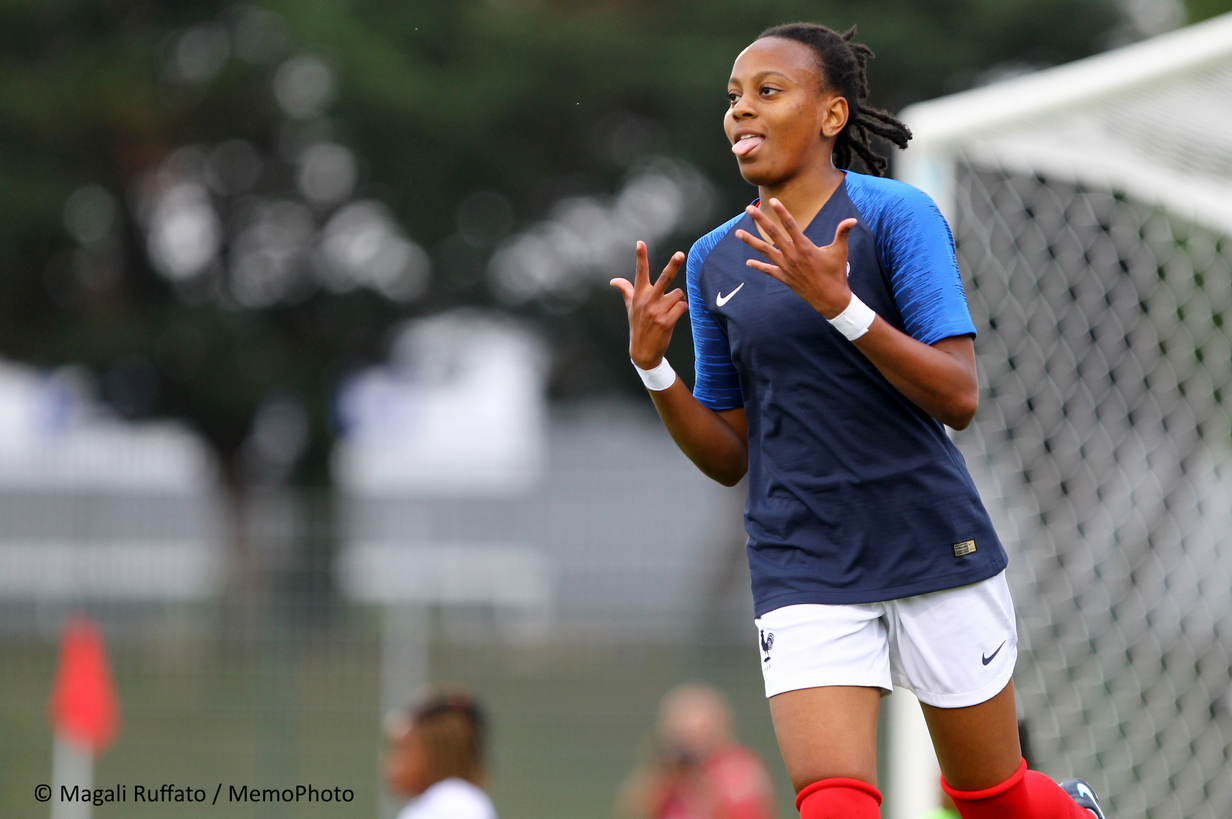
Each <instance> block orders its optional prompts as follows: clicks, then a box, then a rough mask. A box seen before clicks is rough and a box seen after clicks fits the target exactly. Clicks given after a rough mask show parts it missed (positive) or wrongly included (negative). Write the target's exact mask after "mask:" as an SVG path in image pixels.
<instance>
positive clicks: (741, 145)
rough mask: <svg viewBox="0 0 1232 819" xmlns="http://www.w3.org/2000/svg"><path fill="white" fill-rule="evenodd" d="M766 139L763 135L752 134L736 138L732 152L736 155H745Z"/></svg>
mask: <svg viewBox="0 0 1232 819" xmlns="http://www.w3.org/2000/svg"><path fill="white" fill-rule="evenodd" d="M765 141H766V138H765V137H762V136H752V137H746V138H745V139H739V140H736V144H735V145H733V146H732V153H733V154H735V155H736V156H744V155H745V154H747V153H749V152H750V151H752V150H753V149H754V148H756V147H757V146H758V145H760V144H762V143H763V142H765Z"/></svg>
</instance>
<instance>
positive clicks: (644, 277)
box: [611, 242, 689, 370]
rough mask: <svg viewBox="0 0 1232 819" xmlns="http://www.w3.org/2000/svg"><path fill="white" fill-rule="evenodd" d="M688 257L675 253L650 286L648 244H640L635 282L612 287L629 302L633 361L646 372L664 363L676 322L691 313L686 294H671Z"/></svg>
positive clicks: (620, 281)
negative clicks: (677, 275) (674, 281)
mask: <svg viewBox="0 0 1232 819" xmlns="http://www.w3.org/2000/svg"><path fill="white" fill-rule="evenodd" d="M684 258H685V257H684V254H683V253H680V252H677V253H675V254H674V255H673V256H672V258H671V261H669V262H668V263H667V267H665V268H663V272H662V273H660V274H659V278H658V279H657V280H656V281H655V283H654V284H651V283H650V262H649V260H648V258H647V255H646V243H645V242H638V243H637V269H636V271H635V272H634V275H633V281H632V282H630V281H629V280H628V279H620V278H616V279H612V281H611V285H612V287H615V288H616V289H617V290H619V291H620V294H621V295H622V296H624V298H625V309H627V310H628V311H629V357H630V358H631V359H633V363H634V364H636V365H637V366H639V367H641V368H642V369H643V370H651V369H654V368H655V367H657V366H658V365H659V362H660V361H662V360H663V354H664V353H666V352H667V345H668V344H669V343H670V342H671V340H672V330H674V329H675V327H676V322H677V321H679V320H680V317H681V316H683V315H684V314H685V313H686V312H688V310H689V301H688V298H687V297H686V296H685V293H684V291H683V290H673V291H671V292H670V293H669V292H667V288H668V285H670V284H671V283H672V280H673V279H675V278H676V273H677V272H678V271H679V270H680V266H681V265H682V264H684Z"/></svg>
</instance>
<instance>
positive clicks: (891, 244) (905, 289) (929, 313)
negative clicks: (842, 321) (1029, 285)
mask: <svg viewBox="0 0 1232 819" xmlns="http://www.w3.org/2000/svg"><path fill="white" fill-rule="evenodd" d="M847 196H848V198H849V199H851V203H852V204H853V205H855V206H856V210H858V211H859V212H860V216H861V217H863V219H864V222H865V223H866V224H867V225H868V227H869V229H870V230H871V231H872V232H873V236H874V237H875V238H876V241H877V257H878V258H879V259H880V260H881V266H882V269H884V270H885V271H886V273H887V274H888V275H889V277H890V287H891V290H892V292H893V295H894V303H895V304H896V305H897V306H898V311H899V313H901V314H902V317H903V324H904V326H905V328H906V330H907V334H908V335H910V336H911V337H912V338H914V339H916V340H917V341H920V342H923V343H924V344H932V343H934V342H936V341H940V340H941V339H943V338H949V337H950V336H963V335H972V336H973V335H975V324H973V323H972V321H971V313H970V312H969V311H968V309H967V295H966V293H964V292H963V284H962V275H961V274H960V273H959V271H958V261H957V260H956V259H955V258H954V237H953V235H952V234H951V233H950V226H949V224H947V223H946V221H945V217H944V216H942V215H941V211H940V210H938V209H937V205H936V204H935V203H934V202H933V200H932V199H931V198H930V197H929V196H928V194H926V193H924V191H922V190H920V189H919V188H914V187H912V186H911V185H908V184H906V183H905V182H899V181H897V180H894V179H883V178H880V177H876V176H868V175H865V174H859V173H854V172H851V171H848V172H847Z"/></svg>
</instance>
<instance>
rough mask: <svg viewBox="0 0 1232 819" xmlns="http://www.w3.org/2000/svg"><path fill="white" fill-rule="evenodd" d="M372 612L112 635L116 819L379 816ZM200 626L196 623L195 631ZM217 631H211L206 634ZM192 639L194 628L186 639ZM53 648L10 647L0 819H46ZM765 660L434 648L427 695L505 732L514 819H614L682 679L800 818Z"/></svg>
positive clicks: (497, 734)
mask: <svg viewBox="0 0 1232 819" xmlns="http://www.w3.org/2000/svg"><path fill="white" fill-rule="evenodd" d="M371 614H372V613H371V612H364V611H353V612H350V615H351V616H349V617H346V618H342V619H343V620H344V621H345V622H342V623H338V624H335V625H334V626H333V627H332V628H329V629H326V630H322V631H320V632H318V633H316V634H314V635H312V636H309V637H302V636H301V637H298V638H293V639H292V638H287V639H279V640H273V639H270V640H264V641H256V642H250V641H234V640H227V639H223V638H221V637H218V636H216V634H215V630H214V629H212V628H210V627H208V622H209V617H210V615H208V614H204V613H202V614H199V615H194V616H197V617H199V619H200V620H201V622H200V623H197V624H196V626H192V623H191V622H190V623H189V625H190V627H181V628H178V629H171V628H168V629H161V630H158V631H157V632H151V633H149V634H146V635H145V636H141V637H133V636H130V637H112V638H111V639H110V641H109V649H110V653H111V661H112V667H113V671H114V675H115V678H116V686H117V689H118V691H119V695H120V699H121V707H122V710H123V726H122V730H121V733H120V736H119V738H118V740H117V741H116V743H115V744H114V745H113V746H112V748H111V749H110V750H108V751H107V752H106V753H104V754H103V755H102V756H101V757H100V758H99V760H98V762H97V765H96V768H95V785H96V787H108V786H110V785H113V784H115V783H124V784H127V785H128V786H129V794H130V801H129V802H128V803H126V804H113V805H102V806H100V807H98V808H96V809H95V811H94V816H95V817H96V819H107V817H116V818H117V819H118V818H119V817H125V819H127V818H128V817H131V818H132V819H142V818H143V817H168V816H176V817H178V816H198V815H199V816H211V817H237V818H238V817H288V819H290V818H291V817H341V816H345V817H360V818H361V819H368V817H376V816H377V812H378V801H379V791H378V787H379V784H378V779H377V772H378V759H379V753H380V726H379V716H380V715H379V713H378V710H379V709H378V704H377V703H378V680H379V666H378V664H379V657H378V646H379V642H378V630H377V626H376V619H375V617H373V616H371ZM190 621H191V618H190ZM202 623H206V626H207V627H202V625H201V624H202ZM181 626H183V623H181ZM56 652H57V646H56V645H55V642H54V640H52V639H46V640H39V639H33V638H25V639H14V638H6V639H5V640H4V641H3V642H0V817H3V818H4V819H18V818H19V817H20V818H23V819H24V817H46V816H47V815H48V806H47V805H45V804H40V803H38V802H36V801H35V799H34V788H35V786H36V785H37V784H39V783H43V782H49V781H50V767H51V736H50V731H49V728H48V723H47V699H48V695H49V692H50V687H51V682H52V678H53V675H54V669H55V662H56ZM756 656H757V655H756V653H755V652H754V651H752V649H751V648H750V649H747V650H741V649H736V648H732V647H722V646H715V647H691V648H687V649H686V648H681V647H679V646H651V647H636V648H634V647H628V646H602V647H594V646H589V647H586V646H579V645H549V646H540V647H517V646H509V645H502V644H500V643H491V644H473V645H468V646H458V645H450V644H445V643H442V642H437V643H435V644H434V645H433V648H432V666H433V667H432V679H433V680H434V681H437V682H453V683H461V684H465V685H467V686H469V687H471V688H472V689H474V690H475V691H476V692H478V694H479V696H480V697H481V699H482V700H483V701H484V703H485V704H486V705H487V706H488V709H489V711H490V713H491V717H492V743H491V750H492V763H491V778H492V783H491V791H492V795H493V798H494V799H495V801H496V804H497V807H498V810H499V812H500V815H501V817H502V819H590V817H595V818H596V819H598V818H599V817H602V818H603V819H608V818H609V817H611V816H612V815H613V808H612V802H613V797H614V795H615V793H616V790H617V788H618V787H619V784H620V782H621V780H622V778H623V777H624V776H625V774H626V773H627V772H628V771H629V769H630V768H631V767H632V766H633V764H634V762H635V760H636V758H637V755H638V752H639V747H640V745H641V743H643V741H644V740H645V738H646V736H647V734H648V732H649V730H650V728H651V725H652V723H653V720H654V713H655V708H656V705H657V703H658V700H659V697H660V696H661V695H662V694H663V692H664V691H665V690H667V689H668V688H669V687H671V686H672V685H674V684H676V683H679V682H682V681H685V680H695V679H700V680H705V681H708V682H711V683H714V684H716V685H717V686H719V687H720V688H721V689H722V690H724V691H725V692H727V694H728V695H729V696H730V697H731V699H732V702H733V705H734V708H735V712H736V721H737V729H738V732H739V735H740V738H741V739H742V740H743V741H744V742H745V743H747V744H749V745H750V746H752V747H753V748H755V749H756V750H757V751H759V752H760V753H762V754H763V755H764V757H765V758H766V759H767V761H768V762H769V763H770V767H771V769H772V770H773V771H774V772H775V776H776V778H777V785H778V787H779V797H780V803H781V806H782V808H781V815H783V816H788V815H790V813H791V799H790V794H789V790H790V788H789V786H788V783H787V782H786V779H785V777H784V776H783V774H782V765H781V763H779V761H778V757H777V750H776V748H775V744H774V736H773V731H772V729H771V726H770V721H769V715H768V710H767V708H766V704H765V701H764V699H763V696H762V692H761V678H760V674H759V671H758V667H757V662H756ZM163 783H170V784H174V785H176V786H179V787H183V786H185V785H191V786H192V787H195V788H202V789H205V790H206V791H207V792H208V795H209V796H210V797H212V796H213V794H214V791H215V789H216V787H217V786H218V784H219V783H222V785H223V787H222V794H221V796H220V797H219V800H218V804H217V805H215V806H211V805H209V804H205V805H195V804H194V805H189V804H180V805H172V806H168V805H165V804H163V805H158V804H150V805H142V804H134V803H133V802H132V801H131V794H132V786H133V785H135V784H143V785H145V786H146V787H147V788H151V789H154V788H158V787H159V786H161V785H162V784H163ZM297 784H304V785H308V784H311V785H313V786H315V787H317V788H327V787H328V788H333V787H335V786H337V787H340V788H344V789H345V788H349V789H351V790H353V791H354V801H353V802H351V803H349V804H344V805H331V804H307V803H299V804H228V803H227V798H228V790H229V786H231V785H235V786H236V787H239V786H242V785H249V786H250V787H254V786H255V787H257V788H272V787H278V788H283V787H294V786H295V785H297Z"/></svg>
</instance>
